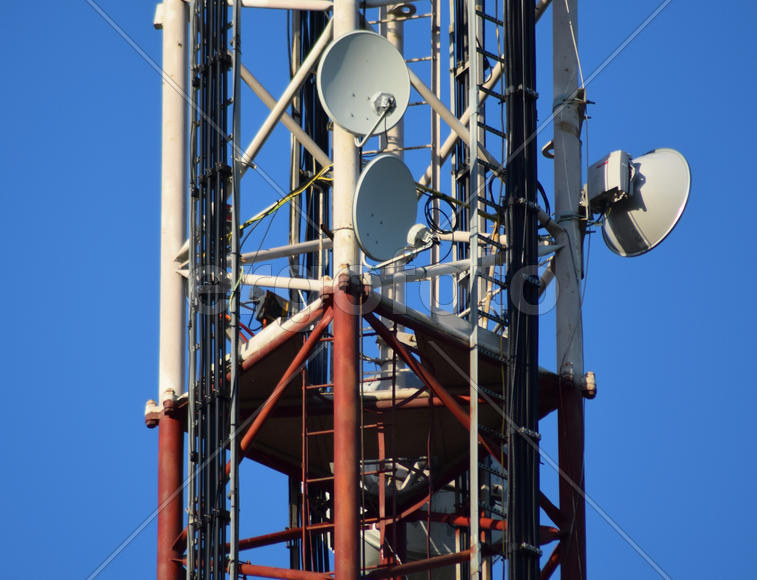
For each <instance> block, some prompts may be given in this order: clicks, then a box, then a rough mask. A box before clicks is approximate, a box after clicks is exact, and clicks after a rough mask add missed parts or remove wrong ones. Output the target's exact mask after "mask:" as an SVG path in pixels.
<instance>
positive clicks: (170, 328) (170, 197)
mask: <svg viewBox="0 0 757 580" xmlns="http://www.w3.org/2000/svg"><path fill="white" fill-rule="evenodd" d="M162 28H163V72H164V74H165V77H167V78H164V79H163V88H162V95H163V96H162V99H163V127H162V159H161V164H162V179H161V200H162V201H161V245H160V339H159V340H160V354H159V376H158V400H159V402H160V404H161V407H162V409H163V412H162V413H161V415H160V420H159V423H158V431H159V433H158V505H162V504H163V503H164V502H166V501H168V500H169V499H170V498H171V496H172V494H174V493H176V491H177V489H178V490H180V489H181V484H182V463H183V462H182V454H183V447H184V434H183V431H182V428H181V422H180V421H179V419H178V417H176V416H175V415H174V413H173V411H174V408H173V407H174V401H175V397H177V396H179V395H180V394H181V393H182V392H183V391H184V351H185V332H186V317H185V307H186V305H185V297H184V292H185V290H184V280H183V278H182V277H181V276H180V275H179V274H177V273H176V270H177V268H178V266H179V264H178V263H177V262H176V256H177V255H178V254H179V251H180V249H181V246H182V244H183V243H184V240H185V239H186V201H185V194H186V189H187V181H186V175H187V107H186V101H185V93H186V89H187V8H186V4H185V3H184V2H183V1H182V0H165V1H164V2H163V22H162ZM169 79H170V80H169ZM182 507H183V499H182V494H181V493H176V495H175V497H173V499H170V501H168V503H167V504H166V505H165V507H164V508H163V509H161V510H160V512H159V513H158V554H157V577H158V579H159V580H169V579H171V580H177V579H178V578H180V577H181V572H182V566H181V564H179V563H177V560H178V559H179V558H180V556H181V554H180V553H179V552H178V551H177V550H175V549H174V547H173V545H174V542H175V541H176V538H177V537H178V535H179V534H180V533H181V529H182Z"/></svg>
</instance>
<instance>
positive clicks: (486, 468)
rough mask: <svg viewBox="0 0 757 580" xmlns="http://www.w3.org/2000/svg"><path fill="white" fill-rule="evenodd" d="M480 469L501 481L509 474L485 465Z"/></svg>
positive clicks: (480, 466) (482, 464) (480, 465)
mask: <svg viewBox="0 0 757 580" xmlns="http://www.w3.org/2000/svg"><path fill="white" fill-rule="evenodd" d="M478 389H479V390H481V387H479V388H478ZM478 468H479V469H480V470H482V471H486V472H487V473H491V474H492V475H496V476H497V477H499V478H501V479H507V473H505V472H504V471H497V470H496V469H493V468H491V467H489V466H488V465H486V464H484V463H479V464H478Z"/></svg>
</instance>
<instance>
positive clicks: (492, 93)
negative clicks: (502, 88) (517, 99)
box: [478, 85, 505, 103]
mask: <svg viewBox="0 0 757 580" xmlns="http://www.w3.org/2000/svg"><path fill="white" fill-rule="evenodd" d="M478 90H479V91H481V92H482V93H486V94H487V95H489V96H490V97H494V98H495V99H497V100H498V101H500V102H502V103H504V102H505V95H503V94H502V93H498V92H497V91H493V90H491V89H487V88H486V87H485V86H484V85H478Z"/></svg>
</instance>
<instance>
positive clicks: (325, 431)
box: [305, 429, 334, 437]
mask: <svg viewBox="0 0 757 580" xmlns="http://www.w3.org/2000/svg"><path fill="white" fill-rule="evenodd" d="M333 434H334V430H333V429H323V430H321V431H306V432H305V437H317V436H319V435H333Z"/></svg>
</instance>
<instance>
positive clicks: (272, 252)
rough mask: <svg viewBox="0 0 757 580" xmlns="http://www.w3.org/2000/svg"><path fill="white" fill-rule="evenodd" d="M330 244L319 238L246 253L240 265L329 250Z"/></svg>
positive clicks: (325, 239) (327, 240)
mask: <svg viewBox="0 0 757 580" xmlns="http://www.w3.org/2000/svg"><path fill="white" fill-rule="evenodd" d="M331 244H332V242H331V240H330V239H328V238H321V239H318V240H310V241H307V242H299V243H297V244H290V245H288V246H280V247H278V248H268V249H266V250H259V251H257V252H248V253H246V254H242V263H244V264H254V263H255V262H265V261H267V260H274V259H276V258H289V257H291V256H299V255H300V254H307V253H309V252H318V251H320V250H321V249H326V250H327V249H329V248H331Z"/></svg>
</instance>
